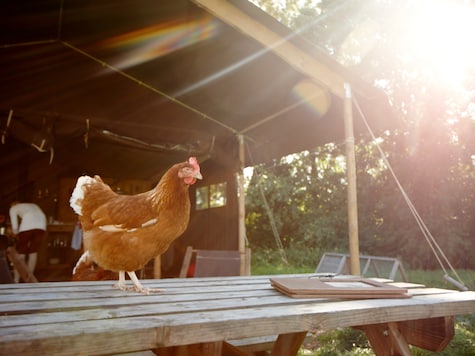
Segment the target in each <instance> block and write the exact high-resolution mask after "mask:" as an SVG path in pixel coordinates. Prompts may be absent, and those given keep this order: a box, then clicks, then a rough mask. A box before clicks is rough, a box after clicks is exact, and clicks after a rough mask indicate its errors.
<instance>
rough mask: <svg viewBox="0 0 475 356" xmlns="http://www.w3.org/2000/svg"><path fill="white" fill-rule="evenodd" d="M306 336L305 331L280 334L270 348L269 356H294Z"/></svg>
mask: <svg viewBox="0 0 475 356" xmlns="http://www.w3.org/2000/svg"><path fill="white" fill-rule="evenodd" d="M306 336H307V332H306V331H304V332H300V333H292V334H280V335H279V336H278V337H277V340H276V341H275V344H274V347H273V348H272V352H271V356H289V355H296V354H297V351H298V350H299V349H300V346H301V345H302V342H303V341H304V340H305V337H306Z"/></svg>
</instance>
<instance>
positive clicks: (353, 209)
mask: <svg viewBox="0 0 475 356" xmlns="http://www.w3.org/2000/svg"><path fill="white" fill-rule="evenodd" d="M344 88H345V98H344V121H345V143H346V145H345V146H346V166H347V167H346V169H347V179H348V191H347V195H348V199H347V200H348V236H349V245H350V273H351V274H352V275H355V276H359V275H360V274H361V270H360V258H359V256H360V252H359V242H358V205H357V199H356V159H355V137H354V133H353V111H352V100H351V86H350V84H349V83H345V84H344Z"/></svg>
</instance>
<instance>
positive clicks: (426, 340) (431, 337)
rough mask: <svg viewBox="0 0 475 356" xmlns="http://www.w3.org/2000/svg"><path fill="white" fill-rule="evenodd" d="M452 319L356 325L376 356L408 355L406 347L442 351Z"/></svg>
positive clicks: (450, 333) (451, 332)
mask: <svg viewBox="0 0 475 356" xmlns="http://www.w3.org/2000/svg"><path fill="white" fill-rule="evenodd" d="M454 324H455V322H454V317H453V316H445V317H437V318H429V319H421V320H406V321H400V322H397V323H383V324H373V325H362V326H357V327H356V329H361V330H363V331H364V332H365V333H366V336H367V337H368V340H369V342H370V343H371V346H372V347H373V350H374V352H375V353H376V355H378V356H380V355H383V356H385V355H396V354H400V355H411V351H410V349H409V346H408V345H413V346H417V347H419V348H421V349H425V350H429V351H436V352H438V351H442V350H444V349H445V347H446V346H447V345H448V344H449V342H450V340H452V338H453V337H454V334H455V327H454Z"/></svg>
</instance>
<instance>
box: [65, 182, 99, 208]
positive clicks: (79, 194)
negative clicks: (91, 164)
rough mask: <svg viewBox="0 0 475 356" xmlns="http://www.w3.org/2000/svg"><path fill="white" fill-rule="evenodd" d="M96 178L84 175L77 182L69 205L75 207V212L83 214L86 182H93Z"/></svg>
mask: <svg viewBox="0 0 475 356" xmlns="http://www.w3.org/2000/svg"><path fill="white" fill-rule="evenodd" d="M94 181H95V180H94V178H92V177H89V176H82V177H79V178H78V181H77V183H76V187H75V188H74V190H73V193H72V194H71V198H70V199H69V205H70V206H71V208H73V210H74V212H75V213H76V214H78V215H82V209H81V208H82V206H81V202H82V200H83V199H84V189H83V186H84V185H85V184H86V185H87V184H91V183H93V182H94Z"/></svg>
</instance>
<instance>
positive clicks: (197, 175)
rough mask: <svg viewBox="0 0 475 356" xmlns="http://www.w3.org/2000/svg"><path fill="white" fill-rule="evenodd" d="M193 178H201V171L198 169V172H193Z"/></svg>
mask: <svg viewBox="0 0 475 356" xmlns="http://www.w3.org/2000/svg"><path fill="white" fill-rule="evenodd" d="M193 178H196V179H203V176H202V175H201V172H200V171H198V172H196V173H195V174H193Z"/></svg>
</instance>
